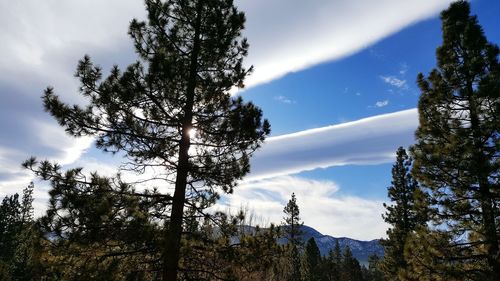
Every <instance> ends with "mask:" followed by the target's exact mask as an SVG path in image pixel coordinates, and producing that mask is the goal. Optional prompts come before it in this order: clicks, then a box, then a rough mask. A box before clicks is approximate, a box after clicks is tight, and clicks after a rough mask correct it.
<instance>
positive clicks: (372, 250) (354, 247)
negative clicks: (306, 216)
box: [278, 225, 384, 265]
mask: <svg viewBox="0 0 500 281" xmlns="http://www.w3.org/2000/svg"><path fill="white" fill-rule="evenodd" d="M302 233H303V234H302V237H303V240H304V242H305V241H307V240H309V239H310V238H311V237H313V238H314V241H316V244H317V245H318V248H319V251H320V252H321V255H323V256H326V255H328V252H329V251H330V249H333V248H334V247H335V241H337V240H338V241H339V245H340V248H341V249H342V251H343V250H344V249H345V247H346V246H349V248H351V251H352V254H353V256H354V257H355V258H357V259H358V261H359V262H360V263H362V264H365V265H366V264H368V257H369V256H371V255H373V254H376V255H377V256H380V257H381V256H383V255H384V248H383V247H382V245H380V243H379V239H375V240H371V241H359V240H355V239H351V238H347V237H339V238H335V237H332V236H330V235H323V234H321V233H320V232H318V231H317V230H316V229H314V228H312V227H309V226H306V225H304V226H302ZM286 241H287V239H286V238H281V239H279V241H278V242H279V243H282V244H284V243H286Z"/></svg>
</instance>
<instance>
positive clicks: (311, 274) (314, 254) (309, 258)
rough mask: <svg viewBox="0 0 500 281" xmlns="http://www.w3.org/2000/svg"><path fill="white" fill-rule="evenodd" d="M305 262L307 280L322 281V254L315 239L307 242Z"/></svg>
mask: <svg viewBox="0 0 500 281" xmlns="http://www.w3.org/2000/svg"><path fill="white" fill-rule="evenodd" d="M304 260H305V271H304V273H305V280H310V281H320V280H321V276H322V272H321V269H322V268H321V254H320V252H319V248H318V245H317V244H316V241H315V240H314V238H313V237H311V238H309V240H307V243H306V246H305V251H304Z"/></svg>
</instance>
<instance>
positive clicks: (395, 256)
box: [380, 147, 427, 280]
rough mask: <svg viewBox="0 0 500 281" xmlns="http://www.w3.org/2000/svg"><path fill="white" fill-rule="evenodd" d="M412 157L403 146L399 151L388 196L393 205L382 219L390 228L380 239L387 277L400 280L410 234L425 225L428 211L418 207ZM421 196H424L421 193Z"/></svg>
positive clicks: (405, 265)
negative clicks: (412, 174)
mask: <svg viewBox="0 0 500 281" xmlns="http://www.w3.org/2000/svg"><path fill="white" fill-rule="evenodd" d="M411 167H412V159H411V158H410V157H409V156H408V154H407V153H406V150H405V149H404V148H403V147H400V148H398V150H397V152H396V163H395V164H394V165H393V166H392V182H391V183H392V184H391V186H389V188H388V190H387V191H388V196H389V199H390V200H391V202H392V204H391V205H387V204H385V203H384V207H385V208H386V209H387V211H386V213H385V215H383V218H384V220H385V222H387V223H388V224H389V225H390V226H391V228H389V229H388V230H387V239H384V240H381V244H382V246H383V247H384V259H383V260H382V261H381V262H380V267H381V270H382V272H383V273H384V275H385V278H386V280H401V277H400V275H401V274H402V271H404V270H406V269H407V266H408V265H407V262H406V260H405V258H404V248H405V244H406V241H407V239H408V236H409V235H411V234H412V233H413V231H415V229H416V228H417V227H418V226H419V225H424V224H425V223H426V222H427V218H426V216H425V215H424V214H425V212H423V211H420V210H417V209H416V206H417V203H416V202H415V201H416V197H417V196H419V195H418V194H417V193H422V191H421V190H420V188H419V184H418V183H417V181H416V180H415V179H414V178H413V177H412V176H411V174H410V169H411ZM420 197H421V196H420Z"/></svg>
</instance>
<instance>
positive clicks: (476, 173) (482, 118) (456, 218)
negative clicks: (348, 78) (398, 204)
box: [412, 1, 500, 280]
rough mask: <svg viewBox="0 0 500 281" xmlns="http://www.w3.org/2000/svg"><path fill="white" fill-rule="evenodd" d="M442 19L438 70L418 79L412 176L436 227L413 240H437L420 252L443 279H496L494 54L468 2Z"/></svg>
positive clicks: (498, 195)
mask: <svg viewBox="0 0 500 281" xmlns="http://www.w3.org/2000/svg"><path fill="white" fill-rule="evenodd" d="M441 19H442V31H443V43H442V45H441V46H440V47H439V48H438V49H437V68H436V69H434V70H432V71H431V72H430V74H429V75H428V76H427V77H425V76H424V75H422V74H420V75H419V76H418V84H419V87H420V89H421V92H422V95H421V97H420V101H419V115H420V126H419V128H418V130H417V132H416V137H417V143H416V145H415V146H414V148H413V150H412V154H413V155H414V159H415V163H414V168H413V171H412V174H413V175H414V176H415V177H416V178H417V179H418V180H419V181H420V182H422V183H423V184H424V185H425V186H427V187H428V188H429V193H430V195H431V205H432V213H431V215H432V220H433V222H434V223H435V225H437V226H440V227H439V228H440V229H441V231H431V232H429V231H424V232H427V234H425V233H421V234H419V235H420V237H422V238H424V237H426V236H429V237H432V239H430V240H429V241H439V243H438V244H439V245H437V244H436V245H434V244H432V243H430V244H429V245H428V247H426V248H427V250H426V249H425V248H422V251H423V252H424V253H427V254H428V257H427V258H426V260H427V264H428V266H432V265H433V264H436V263H432V262H430V261H431V260H435V261H437V260H439V259H441V262H440V263H439V264H442V265H443V264H446V262H447V263H448V265H449V266H448V267H446V266H444V265H443V266H444V267H440V266H436V268H434V270H435V271H439V274H441V275H442V276H443V277H442V278H446V275H447V274H448V275H456V276H458V275H460V276H461V278H462V280H469V279H471V280H479V279H480V280H499V279H500V276H499V272H500V248H499V239H500V224H499V220H498V218H499V217H500V208H499V206H500V183H499V181H498V179H499V178H498V175H499V171H500V169H499V168H500V160H499V159H500V158H499V155H500V154H499V148H500V134H499V131H498V130H499V128H500V118H498V117H499V115H500V98H499V97H500V65H499V62H498V55H499V48H498V46H496V45H494V44H492V43H489V42H488V41H487V39H486V38H485V36H484V33H483V30H482V28H481V26H480V25H479V24H478V21H477V18H476V17H475V16H472V15H470V7H469V4H468V2H466V1H458V2H455V3H453V4H451V6H450V8H449V9H447V10H446V11H444V12H443V13H442V14H441ZM438 236H440V237H438ZM443 241H447V243H446V244H444V243H443ZM438 246H439V248H438ZM439 252H443V253H447V255H446V256H440V255H439V254H438V253H439ZM423 260H425V259H423ZM448 269H450V270H451V271H450V270H448ZM450 278H451V277H450Z"/></svg>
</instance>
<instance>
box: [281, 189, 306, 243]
mask: <svg viewBox="0 0 500 281" xmlns="http://www.w3.org/2000/svg"><path fill="white" fill-rule="evenodd" d="M283 213H285V217H284V218H283V219H284V220H285V234H286V238H287V240H288V243H291V244H293V245H296V246H299V245H301V244H302V243H303V241H302V229H301V227H302V226H303V225H304V222H302V221H301V220H300V210H299V206H298V205H297V198H296V197H295V193H292V198H290V200H289V201H288V203H287V204H286V206H285V208H284V209H283Z"/></svg>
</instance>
